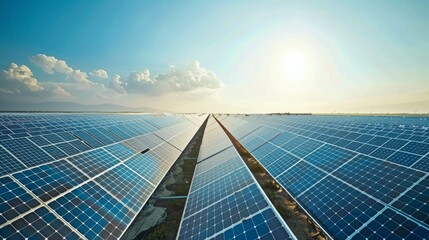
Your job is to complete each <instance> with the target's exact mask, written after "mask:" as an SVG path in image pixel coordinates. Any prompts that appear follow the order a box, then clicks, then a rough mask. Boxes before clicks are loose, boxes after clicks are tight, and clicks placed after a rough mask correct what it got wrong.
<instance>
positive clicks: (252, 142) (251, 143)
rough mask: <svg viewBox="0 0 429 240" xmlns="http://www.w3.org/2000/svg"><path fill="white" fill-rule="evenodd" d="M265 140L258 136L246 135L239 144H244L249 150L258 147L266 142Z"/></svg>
mask: <svg viewBox="0 0 429 240" xmlns="http://www.w3.org/2000/svg"><path fill="white" fill-rule="evenodd" d="M266 142H267V141H265V140H264V139H262V138H260V137H255V138H253V137H251V136H249V137H246V138H245V139H244V140H243V141H242V142H241V144H242V145H243V146H245V147H246V148H247V149H248V150H249V151H253V150H255V149H256V148H258V147H260V146H261V145H262V144H264V143H266Z"/></svg>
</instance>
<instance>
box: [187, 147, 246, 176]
mask: <svg viewBox="0 0 429 240" xmlns="http://www.w3.org/2000/svg"><path fill="white" fill-rule="evenodd" d="M234 157H237V153H236V151H235V150H234V148H233V147H232V146H229V147H228V148H225V149H223V150H221V151H219V152H217V153H216V154H215V155H212V156H210V157H209V158H206V159H203V160H202V159H198V161H199V162H198V164H197V167H196V169H195V172H196V175H198V174H200V173H202V172H205V171H208V170H210V169H211V168H213V167H215V166H217V165H219V164H221V163H223V162H226V161H228V160H230V159H232V158H234Z"/></svg>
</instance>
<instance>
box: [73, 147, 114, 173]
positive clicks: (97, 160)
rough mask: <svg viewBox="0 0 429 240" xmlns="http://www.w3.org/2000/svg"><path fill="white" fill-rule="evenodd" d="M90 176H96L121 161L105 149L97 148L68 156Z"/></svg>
mask: <svg viewBox="0 0 429 240" xmlns="http://www.w3.org/2000/svg"><path fill="white" fill-rule="evenodd" d="M68 160H69V161H70V162H72V163H73V164H74V165H76V166H77V167H78V168H79V169H80V170H82V171H83V172H85V173H86V174H87V175H88V176H90V177H94V176H96V175H98V174H99V173H101V172H103V171H105V170H107V169H108V168H110V167H112V166H114V165H115V164H118V163H119V162H120V161H119V160H118V159H116V158H115V157H113V156H112V155H110V154H109V153H107V152H106V151H105V150H104V149H96V150H93V151H90V152H85V153H82V154H79V155H76V156H73V157H70V158H68Z"/></svg>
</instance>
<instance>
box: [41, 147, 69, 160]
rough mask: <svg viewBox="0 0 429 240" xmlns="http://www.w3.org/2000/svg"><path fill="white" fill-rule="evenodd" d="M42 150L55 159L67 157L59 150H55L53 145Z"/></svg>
mask: <svg viewBox="0 0 429 240" xmlns="http://www.w3.org/2000/svg"><path fill="white" fill-rule="evenodd" d="M42 148H43V150H45V151H46V152H47V153H49V155H51V156H52V157H54V158H55V159H60V158H64V157H67V154H66V153H65V152H63V151H62V150H61V149H59V148H57V147H56V146H55V145H49V146H44V147H42Z"/></svg>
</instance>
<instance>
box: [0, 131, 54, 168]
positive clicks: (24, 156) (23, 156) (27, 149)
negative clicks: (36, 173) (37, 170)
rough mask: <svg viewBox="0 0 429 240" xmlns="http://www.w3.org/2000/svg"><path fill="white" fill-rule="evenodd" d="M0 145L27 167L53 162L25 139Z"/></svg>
mask: <svg viewBox="0 0 429 240" xmlns="http://www.w3.org/2000/svg"><path fill="white" fill-rule="evenodd" d="M0 144H1V145H2V146H3V147H5V148H6V149H7V150H9V151H10V152H11V153H12V154H13V155H15V156H16V157H17V158H18V159H19V160H21V162H23V163H24V164H25V165H27V166H29V167H31V166H35V165H39V164H42V163H46V162H50V161H53V160H54V159H53V158H52V157H51V156H49V155H48V154H47V153H45V152H44V151H43V150H42V149H40V148H39V147H38V146H36V145H34V143H32V142H30V141H29V140H28V139H26V138H19V139H12V140H5V141H2V142H1V143H0Z"/></svg>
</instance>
